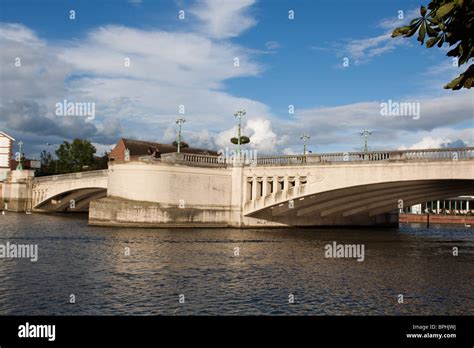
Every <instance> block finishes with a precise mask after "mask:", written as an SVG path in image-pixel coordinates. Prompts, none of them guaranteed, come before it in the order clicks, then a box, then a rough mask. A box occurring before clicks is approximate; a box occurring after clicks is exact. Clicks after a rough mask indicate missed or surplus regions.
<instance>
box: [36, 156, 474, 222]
mask: <svg viewBox="0 0 474 348" xmlns="http://www.w3.org/2000/svg"><path fill="white" fill-rule="evenodd" d="M458 195H474V148H459V149H431V150H408V151H382V152H368V153H363V152H353V153H332V154H311V155H305V156H303V155H294V156H272V157H259V158H257V159H256V161H254V162H252V163H247V164H245V163H242V161H235V160H232V159H231V160H229V159H227V160H225V159H222V158H219V157H216V156H206V155H195V154H183V153H181V154H177V153H174V154H167V155H163V156H162V158H161V159H160V160H159V161H156V160H152V159H148V158H145V159H143V160H142V161H137V162H110V163H109V170H104V171H91V172H83V173H75V174H67V175H57V176H50V177H41V178H34V179H33V184H32V197H31V202H32V207H33V210H36V211H71V212H72V211H87V210H88V208H89V205H90V209H89V221H90V223H92V224H98V225H124V226H168V227H174V226H186V227H203V226H235V227H257V226H258V227H262V226H281V225H290V226H318V225H331V226H334V225H340V226H348V225H393V224H397V223H398V210H399V209H400V208H403V207H408V206H410V205H414V204H417V203H422V202H426V201H431V200H438V199H444V198H449V197H453V196H458Z"/></svg>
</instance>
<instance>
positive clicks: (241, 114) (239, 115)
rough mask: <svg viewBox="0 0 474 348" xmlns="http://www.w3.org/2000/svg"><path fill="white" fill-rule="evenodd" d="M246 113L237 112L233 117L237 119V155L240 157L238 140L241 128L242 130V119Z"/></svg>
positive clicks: (242, 111)
mask: <svg viewBox="0 0 474 348" xmlns="http://www.w3.org/2000/svg"><path fill="white" fill-rule="evenodd" d="M246 114H247V112H246V111H245V110H244V109H241V110H237V112H236V113H234V116H235V117H237V118H238V119H239V126H238V128H237V154H238V155H239V157H240V140H241V139H240V138H241V128H242V117H243V116H245V115H246Z"/></svg>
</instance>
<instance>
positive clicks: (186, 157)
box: [161, 152, 227, 167]
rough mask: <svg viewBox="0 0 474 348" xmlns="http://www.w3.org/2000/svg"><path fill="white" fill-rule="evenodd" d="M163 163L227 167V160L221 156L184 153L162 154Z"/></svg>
mask: <svg viewBox="0 0 474 348" xmlns="http://www.w3.org/2000/svg"><path fill="white" fill-rule="evenodd" d="M161 161H162V162H167V163H179V164H189V165H197V166H205V167H225V166H226V165H227V163H226V160H225V158H224V157H221V156H213V155H201V154H194V153H182V152H181V153H177V152H173V153H166V154H162V155H161Z"/></svg>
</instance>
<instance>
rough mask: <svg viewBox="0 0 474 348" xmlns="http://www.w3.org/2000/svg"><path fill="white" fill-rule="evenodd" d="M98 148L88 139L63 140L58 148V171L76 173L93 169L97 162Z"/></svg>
mask: <svg viewBox="0 0 474 348" xmlns="http://www.w3.org/2000/svg"><path fill="white" fill-rule="evenodd" d="M96 151H97V150H96V148H95V147H94V146H93V145H92V144H91V142H90V141H88V140H83V139H74V140H73V141H72V143H69V142H68V141H65V142H63V143H62V144H61V145H60V146H59V148H58V149H57V150H56V155H57V156H58V173H75V172H80V171H83V169H84V168H88V169H91V168H92V167H93V165H94V163H95V157H94V154H95V153H96Z"/></svg>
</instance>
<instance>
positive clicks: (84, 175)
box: [33, 169, 108, 183]
mask: <svg viewBox="0 0 474 348" xmlns="http://www.w3.org/2000/svg"><path fill="white" fill-rule="evenodd" d="M107 173H108V170H107V169H104V170H91V171H89V172H78V173H69V174H58V175H48V176H40V177H38V178H34V179H33V180H34V182H35V183H42V182H51V181H68V180H76V179H89V178H99V177H104V176H107Z"/></svg>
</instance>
